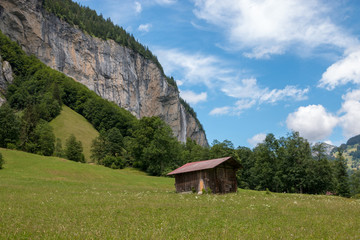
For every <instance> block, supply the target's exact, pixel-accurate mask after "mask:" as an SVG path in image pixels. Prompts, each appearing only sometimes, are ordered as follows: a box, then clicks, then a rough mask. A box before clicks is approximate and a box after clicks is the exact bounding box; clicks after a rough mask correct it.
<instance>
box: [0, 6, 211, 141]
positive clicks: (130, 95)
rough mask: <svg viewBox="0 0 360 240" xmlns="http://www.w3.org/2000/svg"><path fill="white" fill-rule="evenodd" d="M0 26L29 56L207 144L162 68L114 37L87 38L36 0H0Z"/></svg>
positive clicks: (138, 114) (180, 135)
mask: <svg viewBox="0 0 360 240" xmlns="http://www.w3.org/2000/svg"><path fill="white" fill-rule="evenodd" d="M0 29H1V31H2V32H3V33H4V34H6V35H7V36H9V37H10V38H11V39H12V40H14V41H16V42H18V43H19V44H20V46H21V47H22V48H23V50H25V52H27V53H28V54H34V55H35V56H37V57H38V58H39V59H40V60H41V61H43V62H44V63H45V64H47V65H48V66H50V67H51V68H53V69H56V70H58V71H61V72H63V73H65V74H66V75H68V76H70V77H72V78H73V79H75V80H76V81H78V82H80V83H82V84H84V85H86V86H87V87H88V88H89V89H91V90H93V91H95V92H96V93H97V94H98V95H100V96H101V97H103V98H104V99H107V100H110V101H113V102H115V103H116V104H118V105H119V106H120V107H123V108H125V109H127V110H128V111H130V112H131V113H132V114H134V115H135V116H136V117H137V118H141V117H144V116H159V117H161V118H162V119H163V120H164V121H165V122H166V123H168V124H169V125H170V126H171V128H172V130H173V132H174V135H175V136H177V138H178V139H179V140H180V141H183V142H184V141H186V138H187V137H190V138H191V139H193V140H195V141H196V142H197V143H198V144H200V145H203V146H207V145H208V143H207V139H206V136H205V132H204V131H203V130H202V129H201V126H199V124H198V123H197V121H196V119H195V118H194V117H193V116H192V115H190V114H189V113H188V112H186V111H185V108H184V106H183V105H182V104H181V103H180V100H179V92H178V91H177V90H176V89H175V88H174V87H172V86H170V85H169V84H168V83H167V81H166V78H165V77H164V76H163V74H162V72H161V71H160V69H159V68H158V67H157V66H156V64H155V63H153V62H152V61H150V60H148V59H145V58H144V57H142V56H141V55H140V54H138V53H136V52H134V51H133V50H131V49H128V48H126V47H123V46H121V45H119V44H117V43H116V42H114V41H113V40H107V41H104V40H102V39H99V38H95V37H92V36H89V35H88V34H86V33H84V32H82V31H81V30H80V29H78V28H77V27H73V26H71V25H69V24H68V23H66V22H65V21H62V20H60V19H59V18H57V17H56V16H54V15H52V14H49V13H47V12H46V11H45V10H44V9H42V6H41V1H40V0H1V2H0Z"/></svg>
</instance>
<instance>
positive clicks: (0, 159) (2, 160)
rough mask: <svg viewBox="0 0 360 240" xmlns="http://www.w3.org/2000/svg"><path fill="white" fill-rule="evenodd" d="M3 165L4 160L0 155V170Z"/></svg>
mask: <svg viewBox="0 0 360 240" xmlns="http://www.w3.org/2000/svg"><path fill="white" fill-rule="evenodd" d="M4 163H5V161H4V158H3V156H2V154H1V153H0V169H2V168H3V165H4Z"/></svg>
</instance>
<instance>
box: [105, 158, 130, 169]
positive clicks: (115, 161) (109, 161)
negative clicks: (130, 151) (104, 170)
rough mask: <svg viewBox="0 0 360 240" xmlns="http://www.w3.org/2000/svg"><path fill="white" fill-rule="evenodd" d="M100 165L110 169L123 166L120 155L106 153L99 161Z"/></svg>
mask: <svg viewBox="0 0 360 240" xmlns="http://www.w3.org/2000/svg"><path fill="white" fill-rule="evenodd" d="M100 164H101V165H104V166H105V167H109V168H112V169H119V168H120V169H123V168H124V167H125V164H124V161H123V159H122V158H121V157H115V156H110V155H107V156H106V157H105V158H104V159H103V160H102V161H101V162H100Z"/></svg>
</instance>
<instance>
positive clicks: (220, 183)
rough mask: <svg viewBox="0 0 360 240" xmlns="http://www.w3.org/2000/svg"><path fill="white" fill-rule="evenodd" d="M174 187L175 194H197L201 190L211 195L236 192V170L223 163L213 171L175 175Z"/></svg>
mask: <svg viewBox="0 0 360 240" xmlns="http://www.w3.org/2000/svg"><path fill="white" fill-rule="evenodd" d="M201 181H202V183H201ZM175 187H176V191H177V192H197V193H198V192H201V191H202V188H204V189H206V190H208V189H211V192H213V193H229V192H236V191H237V182H236V170H234V169H233V168H232V166H230V165H227V164H226V163H224V164H221V165H219V166H217V167H216V168H213V169H206V170H200V171H195V172H187V173H182V174H176V175H175Z"/></svg>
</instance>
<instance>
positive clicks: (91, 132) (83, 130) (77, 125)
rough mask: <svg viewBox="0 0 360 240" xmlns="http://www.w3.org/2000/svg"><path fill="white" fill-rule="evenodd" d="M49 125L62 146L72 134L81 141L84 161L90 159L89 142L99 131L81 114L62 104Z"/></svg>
mask: <svg viewBox="0 0 360 240" xmlns="http://www.w3.org/2000/svg"><path fill="white" fill-rule="evenodd" d="M50 125H51V126H52V127H53V129H54V134H55V136H56V138H60V139H61V143H62V146H63V148H65V143H66V139H67V138H68V137H69V136H70V135H71V134H74V135H75V137H76V139H77V140H80V141H81V143H82V146H83V150H84V156H85V159H86V161H88V162H90V161H91V159H90V156H91V152H90V149H91V143H92V140H93V139H94V138H96V137H97V136H98V135H99V133H98V131H96V129H95V128H94V127H93V126H92V125H91V124H90V123H89V122H88V121H87V120H86V119H85V118H84V117H83V116H81V115H80V114H78V113H76V112H75V111H73V110H72V109H70V108H69V107H67V106H65V105H63V107H62V111H61V113H60V115H59V116H57V117H56V118H55V119H54V120H52V121H51V122H50Z"/></svg>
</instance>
